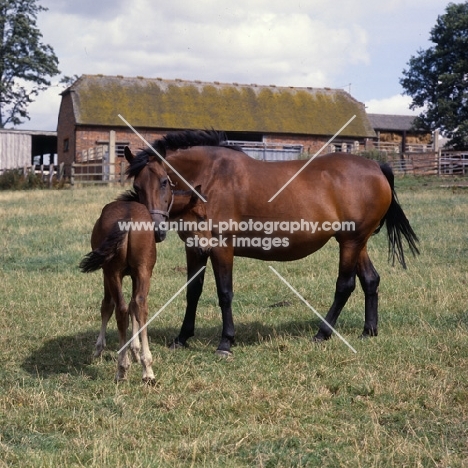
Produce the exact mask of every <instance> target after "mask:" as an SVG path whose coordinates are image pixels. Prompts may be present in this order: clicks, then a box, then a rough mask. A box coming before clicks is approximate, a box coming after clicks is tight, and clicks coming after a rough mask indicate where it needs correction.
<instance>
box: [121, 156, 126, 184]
mask: <svg viewBox="0 0 468 468" xmlns="http://www.w3.org/2000/svg"><path fill="white" fill-rule="evenodd" d="M124 184H125V163H124V162H123V161H121V162H120V185H122V186H123V185H124Z"/></svg>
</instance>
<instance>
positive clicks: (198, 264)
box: [171, 247, 208, 349]
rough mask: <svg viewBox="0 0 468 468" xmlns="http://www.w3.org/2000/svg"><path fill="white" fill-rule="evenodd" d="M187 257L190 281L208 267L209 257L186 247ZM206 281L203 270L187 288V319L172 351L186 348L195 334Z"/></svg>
mask: <svg viewBox="0 0 468 468" xmlns="http://www.w3.org/2000/svg"><path fill="white" fill-rule="evenodd" d="M185 255H186V258H187V279H188V280H190V279H191V278H192V277H193V275H194V274H195V273H196V272H197V271H199V270H200V268H202V267H204V266H206V262H207V261H208V256H207V255H206V254H204V253H201V252H200V251H199V250H198V249H193V248H188V247H185ZM204 280H205V270H203V271H202V272H201V273H200V274H199V275H198V277H197V278H195V279H194V280H193V281H192V282H191V283H190V284H189V285H188V286H187V295H186V297H187V307H186V309H185V317H184V321H183V323H182V327H181V329H180V332H179V336H178V337H177V338H175V339H174V341H173V343H172V344H171V349H176V348H180V347H184V346H186V345H187V344H186V342H187V340H188V339H189V338H190V337H192V336H193V335H194V334H195V318H196V314H197V305H198V300H199V299H200V296H201V293H202V291H203V282H204Z"/></svg>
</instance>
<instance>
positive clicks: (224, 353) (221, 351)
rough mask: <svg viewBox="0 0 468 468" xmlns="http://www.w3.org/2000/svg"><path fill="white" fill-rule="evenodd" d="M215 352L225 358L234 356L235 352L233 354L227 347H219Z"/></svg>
mask: <svg viewBox="0 0 468 468" xmlns="http://www.w3.org/2000/svg"><path fill="white" fill-rule="evenodd" d="M215 354H216V355H217V356H219V357H222V358H224V359H227V358H229V357H232V356H233V354H232V351H227V350H226V349H217V350H216V351H215Z"/></svg>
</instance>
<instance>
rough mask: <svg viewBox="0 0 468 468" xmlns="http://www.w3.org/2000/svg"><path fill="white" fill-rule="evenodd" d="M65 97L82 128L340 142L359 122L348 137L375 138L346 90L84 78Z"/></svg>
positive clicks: (69, 89)
mask: <svg viewBox="0 0 468 468" xmlns="http://www.w3.org/2000/svg"><path fill="white" fill-rule="evenodd" d="M66 93H71V97H72V102H73V112H74V118H75V123H76V124H77V125H99V126H111V127H115V126H117V127H121V126H122V125H123V123H122V120H121V119H120V118H119V117H118V114H121V115H122V116H123V117H124V118H125V119H126V120H127V121H128V122H129V123H130V124H131V125H133V126H134V127H144V128H157V129H167V130H171V129H211V128H214V129H217V130H224V131H227V132H229V131H231V132H259V133H282V134H302V135H334V134H335V133H336V132H337V131H338V129H339V128H341V127H342V126H343V125H344V124H345V123H346V122H347V121H348V120H349V119H350V118H351V117H352V116H353V115H356V118H355V119H354V120H353V121H352V122H351V123H350V124H349V125H348V127H346V129H345V130H344V131H343V132H342V134H341V136H346V137H356V138H358V137H361V138H362V137H373V136H375V133H374V131H373V128H372V126H371V124H370V122H369V119H368V117H367V114H366V112H365V109H364V105H363V104H361V103H359V102H358V101H356V100H355V99H354V98H352V97H351V96H350V95H349V94H348V93H347V92H345V91H344V90H340V89H329V88H324V89H321V88H296V87H277V86H257V85H239V84H235V83H234V84H223V83H217V82H214V83H204V82H199V81H183V80H163V79H160V78H140V77H138V78H126V77H121V76H103V75H83V76H82V77H80V78H79V79H78V80H77V81H76V82H75V83H74V84H73V85H72V86H71V87H70V88H68V89H67V90H65V91H64V93H63V94H66Z"/></svg>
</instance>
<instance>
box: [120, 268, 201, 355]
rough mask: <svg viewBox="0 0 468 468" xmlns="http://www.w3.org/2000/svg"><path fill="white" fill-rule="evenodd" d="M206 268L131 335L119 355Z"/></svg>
mask: <svg viewBox="0 0 468 468" xmlns="http://www.w3.org/2000/svg"><path fill="white" fill-rule="evenodd" d="M205 268H206V266H203V267H201V268H200V269H199V270H198V271H197V272H196V273H195V274H194V275H193V276H192V277H191V278H190V279H189V280H188V281H187V282H186V283H185V284H184V285H183V286H182V287H181V288H180V289H179V290H178V291H177V292H176V293H175V294H174V295H173V296H172V297H171V298H170V299H169V300H168V301H167V302H166V303H165V304H164V305H163V306H162V307H161V308H160V309H159V310H158V311H157V312H156V313H155V314H154V315H153V316H152V317H151V318H150V319H149V320H148V321H147V322H146V323H145V324H144V325H143V326H142V327H141V328H140V330H138V333H137V334H136V335H133V336H132V337H131V338H130V339H129V340H128V341H127V342H126V343H125V344H124V345H123V346H122V347H121V348H120V349H119V350H118V353H120V352H121V351H122V350H123V349H125V348H126V347H127V346H128V345H129V344H130V343H131V342H132V341H133V340H134V338H135V337H136V336H138V335H139V334H140V333H141V332H142V331H143V330H144V329H145V328H146V327H147V326H148V325H149V324H150V323H151V322H152V321H153V320H154V319H155V318H156V317H157V316H158V315H159V314H160V313H161V312H162V311H163V310H164V309H165V308H166V307H167V306H168V305H169V304H170V303H171V302H172V301H173V300H174V299H175V298H176V297H177V296H178V295H179V294H180V293H181V292H182V291H183V290H184V289H185V288H186V287H187V286H188V285H189V284H190V283H191V282H192V281H193V280H194V279H195V278H196V277H197V276H198V275H199V274H200V273H201V272H202V271H203V270H204V269H205Z"/></svg>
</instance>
